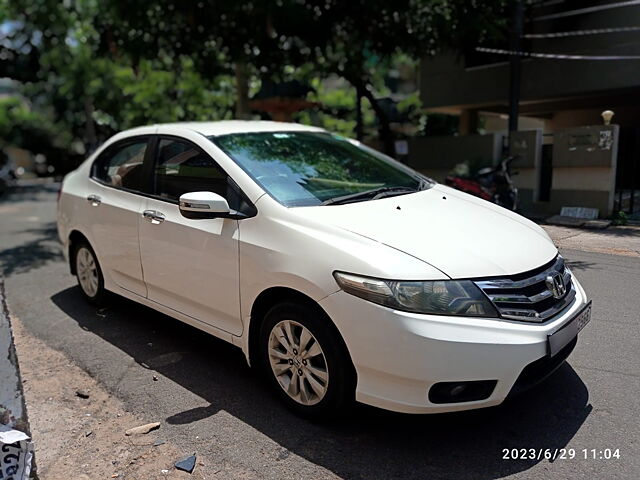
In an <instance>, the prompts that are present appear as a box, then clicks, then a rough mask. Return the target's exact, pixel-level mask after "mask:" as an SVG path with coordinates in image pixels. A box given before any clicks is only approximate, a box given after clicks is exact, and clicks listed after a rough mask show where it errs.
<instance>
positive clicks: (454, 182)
mask: <svg viewBox="0 0 640 480" xmlns="http://www.w3.org/2000/svg"><path fill="white" fill-rule="evenodd" d="M513 160H515V157H506V158H505V159H503V160H502V161H501V162H500V163H499V164H498V165H496V166H495V167H486V168H482V169H480V170H478V173H477V174H476V175H475V176H473V177H469V176H464V175H448V176H447V177H446V178H445V184H447V185H448V186H450V187H453V188H455V189H456V190H460V191H463V192H465V193H469V194H471V195H475V196H476V197H480V198H482V199H483V200H488V201H489V202H493V203H495V204H497V205H500V206H501V207H504V208H508V209H509V210H513V211H515V210H516V208H517V207H518V189H517V188H516V187H515V185H514V184H513V181H512V180H511V177H512V175H516V174H517V172H516V173H511V169H510V165H511V162H513Z"/></svg>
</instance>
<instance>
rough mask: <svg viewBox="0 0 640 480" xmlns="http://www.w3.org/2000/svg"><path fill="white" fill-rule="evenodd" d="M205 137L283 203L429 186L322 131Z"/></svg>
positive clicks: (377, 194) (386, 160)
mask: <svg viewBox="0 0 640 480" xmlns="http://www.w3.org/2000/svg"><path fill="white" fill-rule="evenodd" d="M209 139H210V140H211V141H212V142H214V143H215V144H216V145H218V146H219V147H220V148H221V149H222V150H224V151H225V152H226V153H227V155H229V156H230V157H231V158H232V159H233V160H234V161H235V162H236V163H237V164H238V165H240V167H242V168H243V169H244V170H245V171H246V172H247V173H248V174H249V175H250V176H251V177H252V178H253V179H254V180H255V181H256V182H257V183H258V184H259V185H260V186H261V187H262V188H263V189H264V190H265V191H267V192H268V193H269V194H270V195H271V196H272V197H273V198H275V199H276V200H277V201H278V202H280V203H281V204H283V205H285V206H287V207H295V206H311V205H322V204H325V205H328V204H339V203H351V202H356V201H365V200H370V199H374V198H381V197H383V196H390V195H401V194H406V193H412V192H416V191H418V190H423V189H425V188H428V187H430V186H431V185H432V183H431V182H430V181H429V180H427V179H426V178H425V177H422V176H420V175H419V174H418V173H416V172H413V171H412V170H411V169H409V168H407V167H405V166H403V165H401V164H400V163H398V162H396V161H395V160H392V159H390V158H388V157H385V156H384V155H382V154H380V153H378V152H376V151H375V150H373V149H370V148H368V147H365V146H360V145H357V144H354V143H352V142H350V141H349V140H347V139H345V138H343V137H340V136H338V135H332V134H329V133H322V132H255V133H240V134H230V135H221V136H212V137H209Z"/></svg>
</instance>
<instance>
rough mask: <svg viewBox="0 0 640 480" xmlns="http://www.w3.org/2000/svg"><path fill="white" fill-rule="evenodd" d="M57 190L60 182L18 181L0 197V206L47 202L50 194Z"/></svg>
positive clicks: (47, 180) (42, 180)
mask: <svg viewBox="0 0 640 480" xmlns="http://www.w3.org/2000/svg"><path fill="white" fill-rule="evenodd" d="M59 189H60V182H55V181H53V180H52V179H40V180H33V181H28V180H27V181H22V180H18V181H17V182H16V183H15V184H13V185H11V187H10V188H9V189H8V190H7V192H5V193H4V195H2V196H0V204H11V203H15V202H38V201H42V200H48V199H49V198H50V197H51V194H56V193H57V192H58V190H59Z"/></svg>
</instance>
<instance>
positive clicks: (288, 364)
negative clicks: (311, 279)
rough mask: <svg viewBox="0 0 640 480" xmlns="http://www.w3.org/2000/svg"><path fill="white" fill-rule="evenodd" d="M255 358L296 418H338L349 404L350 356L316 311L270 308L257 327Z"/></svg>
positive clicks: (294, 306)
mask: <svg viewBox="0 0 640 480" xmlns="http://www.w3.org/2000/svg"><path fill="white" fill-rule="evenodd" d="M291 338H292V339H293V341H291ZM280 339H281V340H280ZM303 343H304V344H303ZM287 345H288V347H287ZM260 360H261V362H260V363H261V367H262V370H263V374H264V376H265V377H266V378H267V379H268V383H269V384H270V385H271V386H272V388H273V389H274V390H275V392H276V394H277V395H278V396H279V397H280V398H281V399H282V401H283V402H284V403H285V404H286V405H287V406H288V407H289V408H290V409H291V410H293V411H294V412H295V413H297V414H299V415H301V416H304V417H306V418H309V419H328V418H332V417H339V416H342V415H343V414H344V413H345V412H346V411H348V410H349V407H351V405H352V404H353V403H354V392H355V373H354V369H353V365H352V363H351V358H350V357H349V354H348V352H347V350H346V347H345V346H344V342H343V341H342V338H340V336H339V333H338V332H337V330H336V328H335V327H334V326H333V324H332V323H331V321H330V320H329V318H328V317H327V316H326V314H324V312H322V311H320V310H319V308H313V307H312V306H309V305H305V304H302V303H280V304H278V305H276V306H274V307H273V308H271V309H270V310H269V311H268V313H267V314H266V316H265V318H264V321H263V322H262V326H261V329H260Z"/></svg>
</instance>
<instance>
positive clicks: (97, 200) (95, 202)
mask: <svg viewBox="0 0 640 480" xmlns="http://www.w3.org/2000/svg"><path fill="white" fill-rule="evenodd" d="M87 202H89V203H91V206H92V207H97V206H98V205H100V204H101V203H102V199H101V198H100V197H99V196H98V195H89V196H88V197H87Z"/></svg>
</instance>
